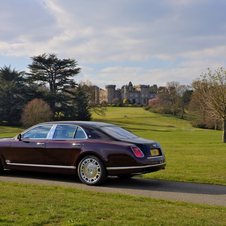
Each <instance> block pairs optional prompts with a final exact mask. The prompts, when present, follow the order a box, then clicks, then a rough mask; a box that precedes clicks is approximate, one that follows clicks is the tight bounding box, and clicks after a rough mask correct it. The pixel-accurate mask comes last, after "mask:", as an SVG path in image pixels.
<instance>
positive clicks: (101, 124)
mask: <svg viewBox="0 0 226 226" xmlns="http://www.w3.org/2000/svg"><path fill="white" fill-rule="evenodd" d="M41 124H74V125H78V126H93V127H104V126H116V125H113V124H110V123H104V122H95V121H54V122H44V123H40V124H39V125H41Z"/></svg>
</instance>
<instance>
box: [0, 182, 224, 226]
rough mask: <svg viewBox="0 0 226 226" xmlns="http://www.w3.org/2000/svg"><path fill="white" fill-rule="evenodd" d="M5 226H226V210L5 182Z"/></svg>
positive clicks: (0, 221) (0, 186)
mask: <svg viewBox="0 0 226 226" xmlns="http://www.w3.org/2000/svg"><path fill="white" fill-rule="evenodd" d="M0 191H1V192H0V204H1V208H0V225H1V226H2V225H3V226H8V225H9V226H11V225H21V226H22V225H23V226H37V225H90V226H93V225H117V226H118V225H130V226H131V225H134V226H137V225H143V226H146V225H209V226H213V225H225V219H226V207H216V206H207V205H198V204H192V203H186V202H174V201H167V200H159V199H153V198H145V197H136V196H130V195H122V194H105V193H101V192H92V191H83V190H79V189H76V188H64V187H60V186H41V185H31V184H19V183H5V182H0Z"/></svg>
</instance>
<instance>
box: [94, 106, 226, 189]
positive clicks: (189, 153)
mask: <svg viewBox="0 0 226 226" xmlns="http://www.w3.org/2000/svg"><path fill="white" fill-rule="evenodd" d="M93 120H95V121H103V122H109V123H113V124H117V125H119V126H121V127H123V128H125V129H128V130H130V131H131V132H133V133H135V134H136V135H138V136H141V137H144V138H148V139H153V140H156V141H158V142H159V143H160V144H161V146H162V148H163V150H164V153H165V155H166V160H167V166H166V169H165V170H161V171H159V172H155V173H150V174H145V175H142V177H146V178H154V179H164V180H175V181H186V182H196V183H209V184H222V185H226V144H225V143H222V142H221V136H222V131H214V130H207V129H206V130H204V129H197V128H193V127H192V126H191V125H190V124H189V122H188V121H186V120H182V119H178V118H175V117H173V116H170V115H165V116H162V115H159V114H155V113H151V112H149V111H145V110H144V109H143V108H129V107H127V108H115V107H111V108H108V111H107V112H106V116H105V117H101V116H98V115H93Z"/></svg>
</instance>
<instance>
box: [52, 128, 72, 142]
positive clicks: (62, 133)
mask: <svg viewBox="0 0 226 226" xmlns="http://www.w3.org/2000/svg"><path fill="white" fill-rule="evenodd" d="M75 130H76V126H73V125H58V126H57V127H56V129H55V132H54V135H53V138H54V139H73V137H74V134H75Z"/></svg>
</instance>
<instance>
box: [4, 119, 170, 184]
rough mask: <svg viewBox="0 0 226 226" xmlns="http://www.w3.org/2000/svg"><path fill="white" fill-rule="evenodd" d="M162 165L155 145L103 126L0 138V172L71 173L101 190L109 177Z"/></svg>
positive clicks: (68, 126) (59, 127)
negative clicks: (10, 170) (100, 186)
mask: <svg viewBox="0 0 226 226" xmlns="http://www.w3.org/2000/svg"><path fill="white" fill-rule="evenodd" d="M165 165H166V161H165V156H164V153H163V150H162V148H161V146H160V144H159V143H158V142H156V141H152V140H147V139H144V138H141V137H138V136H136V135H134V134H132V133H130V132H129V131H127V130H125V129H122V128H121V127H118V126H115V125H112V124H107V123H101V122H81V121H71V122H68V121H67V122H46V123H41V124H38V125H35V126H33V127H31V128H29V129H27V130H26V131H24V132H23V133H21V134H19V135H17V136H16V137H14V138H3V139H0V173H2V172H3V170H4V169H15V170H29V171H40V172H54V173H73V174H77V175H78V176H79V178H80V180H81V181H82V182H83V183H85V184H88V185H99V184H101V183H103V182H104V181H105V180H106V178H107V176H108V175H109V176H118V177H119V178H130V177H132V176H133V175H136V174H144V173H150V172H154V171H158V170H161V169H164V168H165Z"/></svg>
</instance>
